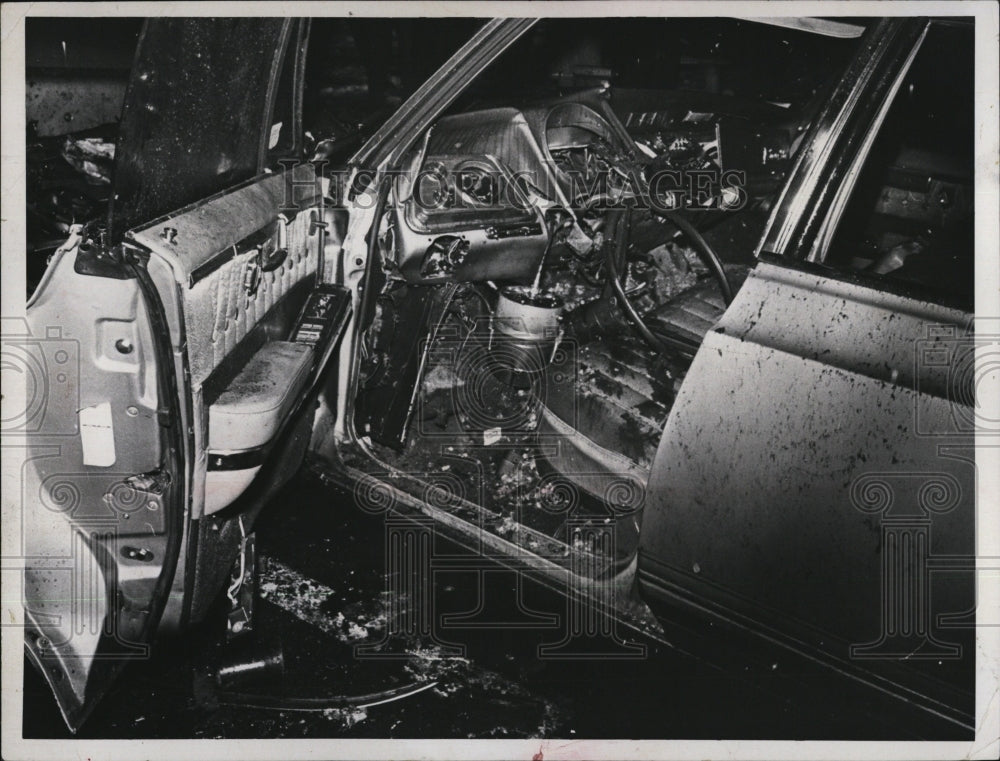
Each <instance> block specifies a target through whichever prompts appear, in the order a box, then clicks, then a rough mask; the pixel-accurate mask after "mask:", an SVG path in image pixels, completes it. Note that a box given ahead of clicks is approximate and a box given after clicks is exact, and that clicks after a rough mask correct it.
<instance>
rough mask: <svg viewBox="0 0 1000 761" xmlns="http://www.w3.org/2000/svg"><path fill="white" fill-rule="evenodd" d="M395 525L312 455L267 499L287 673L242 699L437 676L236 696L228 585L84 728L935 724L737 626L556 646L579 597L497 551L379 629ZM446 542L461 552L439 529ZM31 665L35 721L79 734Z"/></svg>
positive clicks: (158, 732) (481, 729) (663, 732)
mask: <svg viewBox="0 0 1000 761" xmlns="http://www.w3.org/2000/svg"><path fill="white" fill-rule="evenodd" d="M385 536H386V522H385V520H384V519H383V517H382V516H378V515H372V514H371V513H368V512H365V511H363V510H361V509H360V508H359V507H357V506H356V505H355V504H354V501H353V500H352V499H351V497H350V494H349V493H348V492H346V491H344V490H343V489H341V488H339V487H336V486H331V485H329V484H328V483H326V482H325V481H324V480H323V479H321V478H319V477H318V476H316V475H314V474H313V473H312V472H311V471H310V470H309V469H308V468H304V469H303V470H302V471H301V472H300V473H299V474H298V475H297V476H296V477H295V478H294V479H293V480H292V481H291V482H290V483H289V484H288V485H287V486H286V487H285V489H284V490H283V491H282V492H281V493H280V494H279V495H278V497H277V498H276V499H275V500H274V501H273V504H271V505H269V509H268V510H267V511H265V513H264V515H263V516H262V518H261V521H260V522H259V523H258V526H257V537H258V550H259V552H260V553H261V555H262V556H263V557H264V558H266V560H265V562H264V567H263V568H262V570H261V573H260V579H259V591H260V593H261V599H260V600H259V601H258V604H257V619H256V633H255V635H254V636H258V637H259V639H260V640H262V641H270V642H275V641H280V643H281V646H282V649H283V653H284V674H283V675H282V676H276V677H273V678H271V679H269V680H267V681H265V682H263V683H261V684H256V685H247V686H242V687H240V688H239V689H240V690H241V691H242V692H243V693H244V695H243V698H244V700H243V702H244V703H245V702H246V700H245V698H246V695H245V693H247V692H253V693H257V694H261V695H266V696H269V697H271V698H274V697H277V698H330V697H331V696H347V697H350V696H359V695H367V694H370V693H377V692H383V691H386V690H393V689H397V688H403V689H404V690H405V688H406V687H407V686H409V685H418V686H424V687H426V686H427V685H428V684H431V683H433V686H432V687H428V688H427V689H424V690H423V691H421V692H419V693H418V694H413V695H410V696H408V697H401V698H399V699H396V700H391V702H383V703H381V704H379V705H370V706H369V707H363V705H364V701H362V705H357V704H353V705H351V704H334V703H331V704H330V705H329V706H328V707H326V708H325V709H323V710H288V709H287V708H286V709H284V710H279V709H276V708H259V707H248V706H247V705H229V704H227V700H228V699H229V698H227V694H226V693H220V691H219V689H218V688H217V687H216V686H215V685H214V682H213V681H212V679H211V678H210V675H211V673H212V669H213V668H215V667H217V665H218V664H219V662H220V661H221V660H222V659H224V658H225V657H226V648H225V647H224V646H223V641H224V639H225V636H224V631H223V630H224V615H225V608H224V605H223V604H222V603H225V598H224V597H223V598H222V600H221V602H220V605H219V607H218V610H217V611H216V614H213V615H210V616H209V619H208V620H207V621H206V622H205V623H204V624H203V625H201V626H199V627H198V628H196V629H195V630H194V631H192V632H190V633H189V634H187V635H185V636H184V637H183V638H181V639H177V640H175V641H173V642H171V643H167V644H165V645H163V646H161V647H158V648H156V649H155V651H154V654H153V656H152V657H151V658H150V659H149V660H148V661H143V662H137V663H134V664H131V665H129V666H128V667H127V668H126V669H125V671H124V672H123V673H122V675H121V677H120V679H119V680H118V681H117V683H116V684H115V685H114V686H113V687H112V688H111V691H110V692H109V694H108V695H107V696H106V697H105V699H104V700H103V701H102V702H101V703H100V704H99V705H98V706H97V708H96V709H95V711H94V713H93V714H92V716H91V717H90V719H89V720H88V722H87V723H86V724H85V725H84V726H83V728H82V729H81V730H80V731H79V733H78V734H77V737H79V738H115V739H126V738H247V737H256V738H295V737H315V738H327V737H328V738H337V737H359V738H364V737H384V738H436V737H443V738H570V739H583V738H623V739H624V738H632V739H671V738H688V739H697V738H748V739H751V738H757V739H769V738H782V739H806V738H814V739H832V738H845V739H846V738H851V739H890V738H896V739H916V738H917V737H919V736H922V735H925V734H926V733H927V732H928V731H934V730H933V725H931V724H927V723H925V722H921V723H917V722H912V721H908V719H907V717H906V716H905V714H899V713H898V712H897V710H896V708H895V707H894V706H891V705H890V706H888V707H887V705H886V701H884V700H883V701H881V702H880V701H878V700H874V701H873V700H872V699H871V698H870V697H863V696H862V697H859V695H860V693H859V692H857V690H856V689H855V688H854V687H852V686H851V685H849V684H848V685H844V684H841V683H840V682H837V681H836V680H835V679H833V678H832V677H831V676H830V675H829V674H826V673H824V672H817V671H816V670H814V669H809V668H807V667H803V666H802V665H801V664H796V663H795V662H794V661H793V660H792V659H791V658H789V659H783V660H781V661H778V662H770V661H768V662H766V663H762V662H761V659H760V658H759V657H758V656H757V655H756V654H755V653H752V652H750V650H748V651H747V655H746V658H744V659H742V660H741V654H740V653H739V652H738V651H735V652H734V650H733V647H734V646H733V644H732V643H731V642H730V643H728V645H727V644H726V643H725V642H723V646H724V647H727V648H728V653H727V656H726V662H725V665H724V666H720V665H713V664H717V663H719V662H718V661H713V660H711V659H709V658H702V657H700V656H698V657H696V656H693V655H690V654H685V653H683V652H681V651H680V650H679V649H676V648H674V647H671V646H669V645H667V644H665V643H664V641H663V639H664V638H662V637H661V638H660V641H657V640H655V639H651V638H648V637H642V639H641V640H640V639H638V637H639V636H640V635H630V634H628V633H627V632H618V633H617V635H618V636H619V637H620V641H619V642H618V643H616V644H614V646H613V647H612V648H611V650H610V651H609V652H611V651H614V652H615V653H617V654H619V655H621V653H622V652H625V653H631V654H632V655H635V653H634V652H633V651H634V648H635V646H637V645H640V646H643V647H644V648H645V653H644V655H643V656H642V657H632V658H626V659H621V658H612V657H608V654H607V653H606V654H605V655H604V656H601V657H591V658H578V657H577V658H574V657H569V658H557V657H544V656H541V655H540V649H539V648H540V646H544V645H546V644H548V645H551V644H553V643H558V642H559V641H560V640H562V639H563V637H564V636H565V627H563V626H561V625H560V623H559V622H560V621H561V620H564V618H563V617H564V616H565V614H566V605H567V601H566V599H565V598H563V597H562V596H560V595H557V594H555V593H554V592H552V591H550V590H547V589H544V588H542V587H540V586H538V585H532V584H525V585H524V586H523V589H522V593H521V600H520V603H517V602H516V601H515V599H514V594H512V590H514V589H515V588H516V585H515V578H516V577H515V576H514V574H513V572H511V571H506V570H502V569H500V568H499V566H495V565H490V564H484V565H480V566H478V567H473V565H471V564H468V563H462V562H453V563H451V564H450V565H449V564H448V563H444V564H442V566H443V567H442V568H440V569H438V570H436V571H435V572H434V574H433V580H434V581H433V597H432V599H433V600H434V605H435V608H434V614H435V615H434V618H435V620H436V621H437V622H438V623H439V624H441V623H442V621H444V619H443V618H442V617H444V616H447V615H448V614H461V613H470V612H472V613H471V615H470V616H469V617H467V618H466V620H465V621H463V622H454V621H451V622H446V623H448V625H447V626H436V627H434V629H433V630H432V631H431V632H430V633H429V634H428V633H427V632H426V631H425V632H424V633H423V634H419V633H418V634H417V635H414V636H410V637H409V638H402V639H401V642H402V645H401V646H398V647H394V646H393V641H391V640H390V641H389V643H388V645H387V646H385V647H381V646H380V645H379V643H380V642H381V641H382V640H383V638H384V636H385V634H386V627H387V619H388V613H389V610H390V608H389V605H388V604H387V601H388V599H389V597H390V595H388V594H387V590H386V586H385V580H386V575H385V568H386V564H385V549H384V548H385V544H386V541H385ZM434 556H435V558H437V557H445V558H452V559H454V558H460V557H462V556H461V554H460V553H459V551H458V550H457V548H454V547H452V546H450V545H448V544H447V542H445V541H443V540H441V538H440V537H438V538H437V539H436V541H435V544H434ZM477 578H478V583H477ZM409 603H410V601H404V603H403V604H404V605H407V604H409ZM397 620H399V619H397ZM475 623H479V624H481V626H479V627H475V626H470V624H475ZM667 634H669V630H668V632H667ZM713 636H714V637H715V638H716V639H717V638H718V636H719V635H718V633H715V635H711V636H709V634H708V632H706V639H707V640H712V638H713ZM366 645H367V646H369V650H368V651H367V652H362V651H359V650H357V649H356V648H357V647H359V646H360V647H364V646H366ZM629 648H632V650H630V649H629ZM401 654H402V657H400V655H401ZM734 664H736V665H734ZM739 664H742V666H740V665H739ZM25 666H26V673H25V684H24V686H25V692H24V723H23V726H24V736H25V737H32V738H60V737H70V735H69V733H68V732H67V730H66V728H65V726H64V724H63V722H62V720H61V718H60V716H59V714H58V711H57V709H56V707H55V704H54V703H53V701H52V699H51V697H50V696H49V694H48V692H47V688H46V686H45V685H44V684H43V683H42V681H41V679H40V678H39V677H38V676H37V675H36V674H35V673H34V672H33V671H31V669H30V667H28V666H27V663H26V664H25ZM368 702H372V701H368ZM287 705H291V703H287V704H286V706H287ZM946 732H947V731H946ZM952 735H954V736H955V738H956V739H957V738H958V737H961V734H957V735H956V734H955V733H954V732H952ZM952 735H948V734H945V735H938V736H941V737H942V739H944V737H945V736H949V737H950V736H952Z"/></svg>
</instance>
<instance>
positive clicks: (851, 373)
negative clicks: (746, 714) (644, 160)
mask: <svg viewBox="0 0 1000 761" xmlns="http://www.w3.org/2000/svg"><path fill="white" fill-rule="evenodd" d="M963 35H967V36H965V37H963ZM962 46H964V47H965V48H966V49H967V50H971V47H972V44H971V26H970V27H968V28H962V27H960V26H954V25H950V26H948V27H943V28H940V29H939V28H937V27H935V26H934V25H933V24H930V23H929V22H928V21H927V20H926V19H924V20H921V19H905V20H904V19H893V20H887V21H882V22H879V23H878V24H875V25H873V29H872V30H871V32H870V33H869V35H868V37H867V38H866V39H865V41H864V44H863V45H862V49H861V51H860V53H859V56H858V58H857V60H856V61H855V62H854V63H853V64H852V65H851V67H850V69H849V70H848V72H847V75H846V77H845V79H844V80H843V81H842V83H841V84H840V85H839V87H838V88H837V90H836V91H835V92H834V93H833V94H832V95H831V98H830V99H829V102H828V105H827V106H826V107H825V110H824V111H823V112H822V113H821V114H820V116H819V117H818V119H817V122H816V123H815V124H814V125H813V128H812V132H811V133H810V134H809V135H807V137H806V142H805V143H804V144H803V146H802V148H801V149H800V151H799V156H800V158H799V159H798V163H797V165H796V167H795V169H794V170H793V173H792V175H791V177H790V179H789V183H788V185H787V186H786V189H785V192H784V194H783V195H782V197H781V199H780V200H779V202H778V204H777V206H776V207H775V210H774V212H773V215H772V217H771V223H770V225H769V230H768V232H767V233H766V234H765V237H764V240H763V242H762V245H761V251H760V257H759V258H760V261H759V262H758V264H757V266H756V267H755V269H754V270H753V271H752V272H751V273H750V276H749V278H748V279H747V281H746V283H745V284H744V285H743V287H742V289H741V290H740V292H739V293H738V294H737V296H736V298H735V300H734V301H733V303H732V305H731V306H730V307H729V309H728V310H727V312H726V313H725V315H724V317H723V318H722V319H721V321H720V322H719V323H718V324H717V325H716V327H715V328H714V329H713V330H712V331H710V332H709V333H708V335H707V336H706V339H705V341H704V343H703V345H702V346H701V348H700V350H699V351H698V353H697V355H696V357H695V359H694V363H693V364H692V366H691V369H690V371H689V373H688V375H687V377H686V379H685V381H684V384H683V386H682V388H681V390H680V392H679V394H678V396H677V399H676V402H675V404H674V407H673V408H672V410H671V414H670V417H669V419H668V422H667V425H666V430H665V433H664V436H663V439H662V441H661V444H660V447H659V450H658V452H657V454H656V459H655V461H654V464H653V468H652V477H651V480H650V483H649V491H648V501H647V506H646V513H645V516H644V522H643V526H642V536H641V540H640V543H641V548H640V558H639V583H640V588H641V591H642V594H643V596H644V598H645V599H647V600H648V601H650V603H651V605H653V606H654V608H656V609H658V610H660V611H666V610H668V609H670V608H671V606H673V607H674V609H676V608H677V606H680V607H681V608H685V609H687V610H690V609H691V608H692V607H694V608H697V609H698V610H700V611H702V612H706V611H707V612H708V613H710V614H711V615H713V616H715V617H717V619H716V620H718V619H722V620H724V621H727V622H728V623H729V624H730V625H731V626H733V627H737V628H738V629H743V630H745V631H750V632H753V633H755V634H756V635H759V636H760V637H763V638H764V639H765V640H767V641H768V642H770V643H777V644H779V645H781V646H784V647H787V648H790V649H792V650H795V651H797V652H798V653H801V654H804V655H805V656H806V657H807V658H808V659H809V660H811V661H814V662H816V661H819V662H821V663H824V664H826V665H828V666H830V667H831V668H833V669H835V670H836V671H838V672H840V673H841V674H844V675H847V676H849V677H852V678H854V679H856V680H860V681H861V682H864V683H867V684H869V685H871V686H874V687H876V688H877V689H879V690H882V691H883V692H887V693H890V694H892V695H894V696H896V697H899V698H901V699H902V700H904V701H906V702H907V703H909V704H911V705H915V706H918V707H919V708H921V709H923V710H925V711H928V712H930V713H932V714H934V715H936V716H937V717H939V718H942V719H944V720H946V721H948V722H950V723H951V724H952V725H953V726H954V727H957V728H961V729H962V730H964V731H972V727H973V718H972V716H973V707H974V690H973V686H974V668H975V656H974V653H975V647H974V640H973V635H974V629H973V624H974V605H975V597H974V579H973V570H974V568H975V561H974V556H975V487H976V482H975V458H974V448H973V445H974V410H973V404H974V402H973V392H972V388H971V384H972V373H971V372H970V371H971V370H972V368H973V366H974V356H975V354H974V349H975V338H974V336H973V333H972V309H971V301H972V290H973V287H972V286H973V280H972V260H973V252H972V246H971V237H969V236H966V234H965V233H968V232H970V231H971V224H972V219H971V201H970V198H971V189H972V180H971V170H970V171H969V174H968V175H967V176H965V177H964V178H963V177H962V173H963V169H962V167H963V164H964V161H963V160H962V157H961V156H956V155H947V154H946V153H945V154H941V153H940V147H939V148H938V151H939V154H937V155H932V154H931V153H929V152H928V151H924V152H923V155H922V157H921V158H920V162H921V163H920V165H919V167H915V166H914V164H913V161H914V155H915V148H921V149H922V148H923V146H921V145H915V144H914V143H913V142H912V141H913V140H916V139H917V137H918V136H919V135H920V134H921V133H920V131H919V129H912V130H911V127H913V126H914V124H915V122H916V120H918V119H919V118H920V117H919V115H920V114H921V113H922V114H924V115H926V114H928V113H930V114H931V117H930V118H933V119H938V120H945V119H948V118H955V117H954V116H952V117H949V116H948V114H945V113H934V111H933V109H934V108H935V107H934V106H931V105H929V104H928V103H927V102H920V101H918V100H914V98H916V97H917V94H919V93H921V92H924V93H926V92H927V87H928V85H927V82H925V81H923V80H921V77H922V76H923V77H924V78H925V79H926V80H928V81H930V82H933V81H935V78H934V76H933V72H934V71H935V70H940V67H941V66H942V60H943V58H940V57H938V58H935V56H951V55H952V51H954V50H957V49H959V48H961V47H962ZM966 61H967V63H968V65H969V66H971V65H972V64H971V61H972V59H971V56H967V57H966ZM967 74H968V77H969V80H968V81H969V82H970V85H969V88H968V90H969V92H968V93H967V95H968V98H969V102H970V103H971V97H972V95H971V82H972V71H971V69H970V70H969V71H968V72H967ZM938 76H939V77H940V74H939V75H938ZM955 80H956V78H953V77H942V78H941V79H940V81H941V82H942V83H943V82H947V83H948V84H947V85H942V86H945V87H948V88H952V89H954V81H955ZM897 94H898V97H896V96H897ZM930 102H931V103H933V102H937V103H948V101H947V100H938V101H934V100H931V101H930ZM900 108H901V109H903V110H902V111H899V109H900ZM937 108H941V107H940V106H937ZM945 108H950V109H951V111H950V113H952V114H957V113H959V112H960V111H962V110H964V109H959V108H957V107H956V108H951V107H950V106H945ZM969 113H970V114H971V106H970V110H969ZM955 128H956V129H963V128H964V127H963V126H962V125H956V127H955ZM968 128H969V129H970V134H971V128H972V125H971V122H970V123H969V125H968ZM956 142H960V143H961V144H962V145H963V146H964V145H965V144H966V141H964V140H961V141H956ZM968 144H969V145H971V144H972V141H971V140H970V141H968ZM969 164H970V165H971V161H970V162H969ZM831 199H832V202H831ZM902 199H905V200H902ZM942 199H946V200H942ZM963 204H964V209H963V208H961V207H962V206H963ZM844 220H849V222H846V223H845V222H844ZM914 223H916V227H917V228H918V229H919V230H921V231H923V230H928V229H930V230H932V231H933V232H932V239H931V241H930V242H929V243H928V244H926V248H925V250H924V251H923V252H922V253H921V254H920V255H919V256H917V255H914V256H913V258H912V259H909V260H908V261H907V262H906V266H903V267H896V268H895V269H893V270H891V271H890V270H889V268H890V267H891V266H893V265H892V261H891V260H892V259H893V257H894V256H895V257H899V256H900V255H901V254H900V249H899V246H901V245H902V246H904V247H905V246H908V245H910V244H909V242H908V238H907V237H906V235H907V232H906V231H907V230H910V229H913V228H914V226H915V225H914ZM963 230H964V232H963ZM893 236H895V237H893ZM900 240H902V243H894V242H895V241H900ZM883 241H884V242H885V247H887V251H886V250H883V251H882V252H879V251H877V250H876V249H877V248H880V246H876V245H871V244H873V243H881V242H883ZM866 246H868V247H869V248H866ZM907 250H909V249H907ZM921 267H923V268H924V274H920V272H921V270H920V268H921ZM930 272H934V273H936V274H933V275H927V274H926V273H930ZM952 284H953V285H954V287H952V288H951V290H950V292H946V286H949V285H952ZM776 667H777V664H775V668H776Z"/></svg>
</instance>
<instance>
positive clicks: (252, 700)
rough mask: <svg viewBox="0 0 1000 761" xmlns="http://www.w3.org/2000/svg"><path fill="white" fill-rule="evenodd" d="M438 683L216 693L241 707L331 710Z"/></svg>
mask: <svg viewBox="0 0 1000 761" xmlns="http://www.w3.org/2000/svg"><path fill="white" fill-rule="evenodd" d="M435 686H437V682H436V681H435V682H415V683H413V684H407V685H404V686H402V687H395V688H393V689H391V690H383V691H382V692H370V693H368V694H364V695H330V696H327V697H317V698H304V697H294V696H293V697H286V696H280V695H267V694H258V693H251V692H219V693H217V694H216V696H215V697H216V700H217V702H218V703H219V705H230V706H239V707H241V708H262V709H266V710H272V711H328V710H330V709H336V708H346V707H348V706H353V707H356V708H372V707H374V706H379V705H384V704H385V703H392V702H395V701H397V700H402V699H404V698H408V697H412V696H413V695H417V694H419V693H421V692H424V691H425V690H429V689H431V688H432V687H435Z"/></svg>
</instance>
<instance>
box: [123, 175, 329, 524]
mask: <svg viewBox="0 0 1000 761" xmlns="http://www.w3.org/2000/svg"><path fill="white" fill-rule="evenodd" d="M320 192H321V188H320V186H319V183H318V181H317V178H316V176H315V173H314V172H313V171H312V169H311V168H309V167H305V166H300V167H297V168H295V169H293V170H290V171H289V172H287V173H282V174H278V175H269V176H265V177H264V178H262V179H260V180H257V181H253V182H251V183H248V184H246V185H243V186H241V187H238V188H236V189H234V190H232V191H228V192H225V193H222V194H219V195H217V196H215V197H213V198H210V199H207V200H206V201H204V202H202V203H199V204H196V205H195V206H193V207H190V208H188V209H183V210H181V211H180V212H178V213H177V214H173V215H168V216H166V217H162V218H160V219H158V220H155V221H154V222H152V223H150V224H148V225H145V226H143V227H142V228H139V229H137V230H134V231H131V232H130V233H129V235H128V239H129V240H130V241H131V242H132V243H133V244H135V245H138V246H141V247H142V248H143V249H145V250H148V251H149V252H150V255H151V256H152V257H154V258H156V259H158V260H159V263H160V264H161V265H162V266H163V267H164V269H165V270H166V271H167V272H168V273H169V276H170V278H171V280H172V283H173V285H172V287H171V286H166V285H161V288H164V289H166V290H167V291H168V292H166V293H164V294H163V298H165V299H175V300H176V302H177V310H176V311H177V314H178V315H179V316H180V319H181V322H182V323H183V339H182V340H183V342H184V347H185V356H186V360H187V367H188V373H189V376H190V394H191V403H192V406H193V419H194V449H195V453H194V461H195V470H196V473H195V478H194V480H195V482H196V483H201V482H202V481H203V483H204V488H203V489H202V488H199V489H198V490H197V491H196V495H195V500H194V504H193V506H192V517H193V518H195V519H197V518H199V517H201V516H202V515H205V514H211V513H214V512H217V511H219V510H222V509H224V508H225V507H226V506H228V505H229V504H231V503H232V502H233V501H234V500H235V499H236V498H237V497H239V496H240V494H242V493H243V492H244V491H245V490H246V488H247V487H248V486H249V485H250V483H252V481H253V479H254V477H255V476H256V474H257V473H258V471H259V469H260V466H261V464H262V461H261V459H260V458H256V459H254V460H253V461H252V462H250V463H248V462H247V457H246V455H247V453H249V452H251V451H258V450H261V449H262V448H263V447H265V446H266V445H267V444H268V443H269V442H270V441H271V440H272V438H273V435H274V433H275V432H276V431H277V428H278V426H279V423H280V422H281V421H282V420H283V419H284V417H285V415H287V413H288V412H289V410H290V408H291V405H292V404H293V403H294V402H295V400H296V399H297V395H298V393H299V392H300V391H301V390H302V388H303V387H304V384H305V383H306V380H307V378H308V374H309V370H311V369H312V364H313V360H314V357H313V355H312V349H311V347H309V346H306V345H295V344H290V343H289V342H286V341H284V339H285V338H287V337H288V334H289V333H290V331H291V329H292V326H293V323H294V320H295V319H296V318H297V317H298V314H299V312H300V311H301V308H302V306H303V304H304V303H305V300H306V298H307V297H308V295H309V293H310V292H311V290H312V288H313V286H314V285H315V283H316V279H317V272H318V268H319V262H320V258H321V252H320V245H321V244H320V240H321V236H319V235H317V234H316V225H315V223H316V222H317V219H318V218H317V217H316V214H317V212H316V211H315V210H313V211H312V213H310V207H312V206H314V205H315V204H316V203H317V200H318V197H319V194H320ZM279 214H280V215H281V217H280V218H279ZM286 220H287V221H286ZM279 250H283V251H284V252H285V253H284V257H283V258H282V259H281V261H280V263H279V264H278V265H277V266H276V267H275V268H273V269H271V270H270V271H265V267H264V266H262V264H261V262H262V257H265V256H267V255H269V254H273V253H274V252H277V251H279ZM276 342H278V343H276ZM276 347H278V348H279V351H277V352H276V351H275V348H276ZM278 391H280V392H281V393H280V394H277V395H276V392H278ZM275 398H278V402H277V403H275ZM213 410H215V414H213ZM237 419H238V424H237V423H234V420H237ZM213 420H214V421H215V422H216V429H217V430H214V431H213V430H212V422H213ZM213 453H214V454H215V455H216V457H215V459H214V460H213ZM240 455H243V460H242V461H240V460H239V459H235V458H238V457H239V456H240ZM220 458H228V459H227V460H226V464H225V465H222V464H221V460H220ZM242 465H246V467H242Z"/></svg>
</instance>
